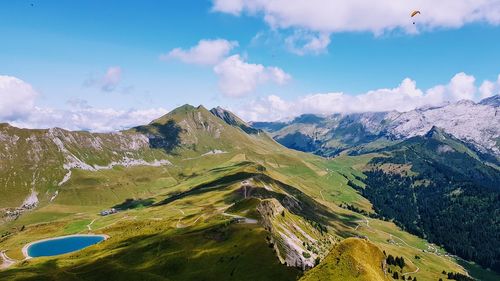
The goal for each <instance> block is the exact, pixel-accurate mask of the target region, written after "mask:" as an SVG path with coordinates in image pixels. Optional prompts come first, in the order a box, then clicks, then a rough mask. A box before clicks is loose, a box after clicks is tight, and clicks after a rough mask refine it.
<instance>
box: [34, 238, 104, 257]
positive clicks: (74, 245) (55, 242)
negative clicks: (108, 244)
mask: <svg viewBox="0 0 500 281" xmlns="http://www.w3.org/2000/svg"><path fill="white" fill-rule="evenodd" d="M102 240H104V237H103V236H98V235H96V236H69V237H61V238H55V239H52V240H47V241H41V242H35V243H34V244H32V245H31V246H29V248H28V255H30V256H31V257H46V256H56V255H61V254H66V253H70V252H74V251H78V250H81V249H83V248H85V247H88V246H91V245H94V244H97V243H99V242H101V241H102Z"/></svg>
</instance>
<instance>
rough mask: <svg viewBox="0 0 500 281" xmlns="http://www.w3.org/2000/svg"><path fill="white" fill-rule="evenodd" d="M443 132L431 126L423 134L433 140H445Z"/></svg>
mask: <svg viewBox="0 0 500 281" xmlns="http://www.w3.org/2000/svg"><path fill="white" fill-rule="evenodd" d="M445 134H446V133H445V132H444V130H443V129H441V128H439V127H436V126H432V128H431V129H430V130H429V131H428V132H427V133H426V134H425V137H426V138H433V139H444V138H446V136H445Z"/></svg>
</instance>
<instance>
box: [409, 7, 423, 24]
mask: <svg viewBox="0 0 500 281" xmlns="http://www.w3.org/2000/svg"><path fill="white" fill-rule="evenodd" d="M420 14H421V13H420V11H418V10H416V11H413V12H411V14H410V15H411V17H412V18H413V17H415V16H416V15H420ZM413 24H415V22H413Z"/></svg>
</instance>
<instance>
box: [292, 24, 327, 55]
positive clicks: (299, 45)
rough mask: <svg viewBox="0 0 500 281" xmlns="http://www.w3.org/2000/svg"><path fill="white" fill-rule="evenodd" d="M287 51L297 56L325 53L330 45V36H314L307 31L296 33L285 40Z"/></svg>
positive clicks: (321, 34) (322, 34)
mask: <svg viewBox="0 0 500 281" xmlns="http://www.w3.org/2000/svg"><path fill="white" fill-rule="evenodd" d="M285 44H286V47H287V49H288V50H289V51H290V52H292V53H294V54H297V55H300V56H302V55H305V54H316V55H317V54H321V53H325V52H326V50H327V48H328V45H329V44H330V34H327V33H319V34H313V33H311V32H307V31H303V30H300V31H295V32H294V33H293V34H292V35H290V36H288V37H287V38H286V39H285Z"/></svg>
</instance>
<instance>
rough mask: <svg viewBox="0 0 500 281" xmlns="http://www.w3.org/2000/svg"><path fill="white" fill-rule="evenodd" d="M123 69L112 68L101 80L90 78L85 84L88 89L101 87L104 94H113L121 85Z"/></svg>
mask: <svg viewBox="0 0 500 281" xmlns="http://www.w3.org/2000/svg"><path fill="white" fill-rule="evenodd" d="M121 78H122V69H121V67H119V66H111V67H109V68H108V69H107V70H106V73H105V74H104V75H103V76H102V77H99V78H89V79H87V80H86V81H85V82H84V85H85V86H87V87H99V88H100V89H101V90H102V91H104V92H113V91H114V90H116V88H117V87H118V84H120V81H121Z"/></svg>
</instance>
